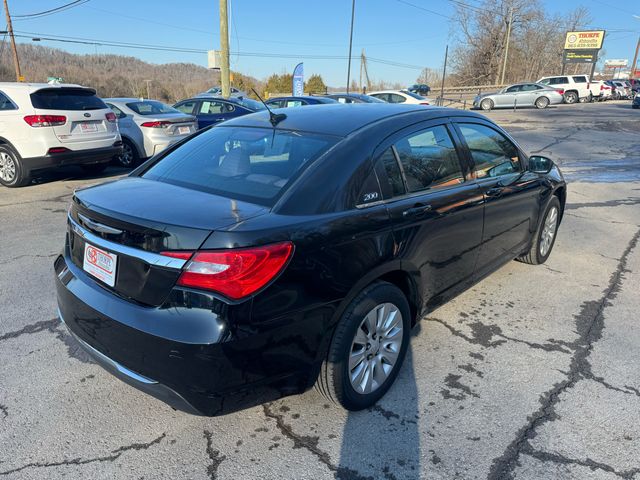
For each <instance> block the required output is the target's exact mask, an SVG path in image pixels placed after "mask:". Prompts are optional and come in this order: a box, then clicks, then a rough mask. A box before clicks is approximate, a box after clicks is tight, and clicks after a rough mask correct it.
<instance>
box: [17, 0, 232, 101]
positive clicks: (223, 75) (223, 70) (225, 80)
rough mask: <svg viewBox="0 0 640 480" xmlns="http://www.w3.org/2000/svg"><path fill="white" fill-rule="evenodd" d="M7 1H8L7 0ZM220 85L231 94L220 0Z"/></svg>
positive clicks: (226, 27)
mask: <svg viewBox="0 0 640 480" xmlns="http://www.w3.org/2000/svg"><path fill="white" fill-rule="evenodd" d="M5 1H6V0H5ZM220 50H221V52H220V57H221V58H220V60H221V61H220V83H221V84H222V96H223V97H229V95H230V94H231V85H230V83H231V81H230V76H229V73H230V72H229V17H228V16H227V0H220Z"/></svg>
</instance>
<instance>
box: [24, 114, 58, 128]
mask: <svg viewBox="0 0 640 480" xmlns="http://www.w3.org/2000/svg"><path fill="white" fill-rule="evenodd" d="M24 121H25V122H27V123H28V124H29V125H31V126H32V127H56V126H58V125H64V124H65V123H67V117H65V116H64V115H27V116H26V117H24Z"/></svg>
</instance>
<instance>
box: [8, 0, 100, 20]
mask: <svg viewBox="0 0 640 480" xmlns="http://www.w3.org/2000/svg"><path fill="white" fill-rule="evenodd" d="M89 1H90V0H74V1H73V2H69V3H67V4H65V5H60V6H59V7H56V8H51V9H49V10H44V11H42V12H37V13H28V14H24V15H13V18H14V19H27V18H40V17H46V16H47V15H53V14H54V13H58V12H61V11H63V10H68V9H70V8H73V7H78V6H80V5H83V4H85V3H87V2H89Z"/></svg>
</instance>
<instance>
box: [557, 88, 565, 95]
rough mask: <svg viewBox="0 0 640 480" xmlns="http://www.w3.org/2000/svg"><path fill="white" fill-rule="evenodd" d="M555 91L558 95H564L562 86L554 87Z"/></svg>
mask: <svg viewBox="0 0 640 480" xmlns="http://www.w3.org/2000/svg"><path fill="white" fill-rule="evenodd" d="M556 92H558V93H559V94H560V95H564V90H563V89H562V88H556Z"/></svg>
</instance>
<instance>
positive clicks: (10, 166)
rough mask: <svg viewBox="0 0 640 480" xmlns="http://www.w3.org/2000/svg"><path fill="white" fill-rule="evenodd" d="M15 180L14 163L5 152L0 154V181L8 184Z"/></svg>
mask: <svg viewBox="0 0 640 480" xmlns="http://www.w3.org/2000/svg"><path fill="white" fill-rule="evenodd" d="M15 178H16V161H15V160H14V159H13V157H12V156H11V155H9V154H8V153H7V152H0V179H2V181H4V182H7V183H10V182H12V181H13V180H14V179H15Z"/></svg>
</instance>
